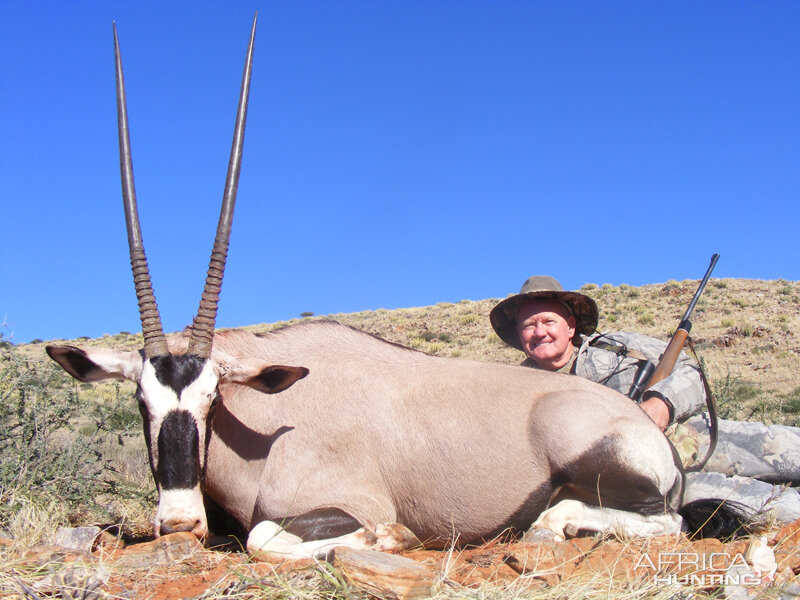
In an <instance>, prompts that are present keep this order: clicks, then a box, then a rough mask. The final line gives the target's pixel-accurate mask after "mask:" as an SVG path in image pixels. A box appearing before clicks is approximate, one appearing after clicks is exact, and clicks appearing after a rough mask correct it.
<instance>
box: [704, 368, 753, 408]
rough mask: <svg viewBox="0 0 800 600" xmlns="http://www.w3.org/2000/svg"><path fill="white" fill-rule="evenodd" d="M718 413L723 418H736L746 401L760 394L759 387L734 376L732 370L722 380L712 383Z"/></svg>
mask: <svg viewBox="0 0 800 600" xmlns="http://www.w3.org/2000/svg"><path fill="white" fill-rule="evenodd" d="M711 389H712V392H713V394H714V400H715V401H716V403H717V414H718V415H719V417H720V418H722V419H736V418H737V415H738V414H739V412H740V411H741V410H742V409H743V408H744V406H745V403H746V402H748V401H750V400H753V399H754V398H756V397H757V396H758V387H757V386H756V385H755V384H754V383H751V382H749V381H743V380H741V379H739V378H738V377H733V376H732V375H731V374H730V372H729V373H728V374H727V375H725V378H724V379H722V380H721V381H714V382H712V385H711Z"/></svg>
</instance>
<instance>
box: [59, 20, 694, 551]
mask: <svg viewBox="0 0 800 600" xmlns="http://www.w3.org/2000/svg"><path fill="white" fill-rule="evenodd" d="M255 29H256V20H255V19H254V20H253V25H252V30H251V33H250V42H249V46H248V50H247V59H246V62H245V67H244V75H243V79H242V87H241V92H240V97H239V107H238V113H237V118H236V125H235V133H234V138H233V144H232V150H231V156H230V162H229V165H228V174H227V182H226V184H225V191H224V196H223V201H222V210H221V214H220V219H219V224H218V229H217V236H216V239H215V242H214V248H213V251H212V255H211V262H210V266H209V270H208V274H207V279H206V283H205V288H204V291H203V294H202V300H201V302H200V307H199V309H198V312H197V315H196V316H195V317H194V321H193V324H192V326H191V327H190V328H189V330H188V331H187V332H185V333H182V334H177V335H173V336H170V337H167V336H165V334H164V333H163V328H162V325H161V319H160V316H159V312H158V308H157V306H156V301H155V297H154V294H153V289H152V286H151V284H150V276H149V270H148V266H147V259H146V258H145V253H144V247H143V243H142V235H141V230H140V225H139V217H138V211H137V205H136V194H135V190H134V181H133V167H132V161H131V149H130V141H129V135H128V118H127V108H126V101H125V87H124V80H123V73H122V62H121V58H120V51H119V41H118V38H117V30H116V25H115V26H114V47H115V57H116V87H117V113H118V122H119V124H118V125H119V144H120V169H121V176H122V189H123V194H122V195H123V204H124V207H125V218H126V222H127V228H128V241H129V247H130V258H131V265H132V270H133V278H134V283H135V287H136V295H137V297H138V302H139V311H140V317H141V322H142V331H143V335H144V348H143V350H142V351H140V352H122V351H116V350H110V349H101V348H87V349H80V348H77V347H74V346H48V347H47V352H48V354H49V355H50V357H51V358H52V359H53V360H55V361H56V362H58V363H59V364H60V365H61V366H62V367H63V368H64V369H65V370H66V371H67V372H68V373H69V374H70V375H72V376H73V377H75V378H77V379H78V380H80V381H99V380H102V379H106V378H118V379H128V380H130V381H132V382H134V383H135V384H136V397H137V399H138V401H139V407H140V410H141V414H142V418H143V420H144V435H145V440H146V443H147V448H148V452H149V458H150V466H151V469H152V473H153V477H154V479H155V483H156V486H157V488H158V493H159V502H158V509H157V513H156V516H155V531H156V535H160V534H167V533H171V532H177V531H190V532H192V533H194V534H195V535H197V536H198V537H200V538H204V537H205V536H206V535H207V534H208V521H207V517H206V508H205V505H204V498H208V499H210V500H212V501H213V503H214V504H215V505H216V506H218V507H219V508H221V509H222V510H223V511H224V512H225V513H226V514H227V515H228V516H229V517H232V518H233V519H235V520H236V521H237V522H238V523H239V524H241V526H242V527H243V528H244V529H245V530H247V531H248V532H249V537H248V544H247V547H248V550H250V551H251V552H265V553H276V554H282V555H290V556H306V557H308V556H322V555H325V554H326V553H327V552H328V551H329V550H330V549H331V548H332V547H334V546H336V545H340V544H345V545H351V546H355V547H360V548H374V549H378V550H393V549H396V548H399V547H402V546H404V545H406V544H408V543H411V542H412V541H414V536H416V538H417V539H418V540H421V542H422V543H424V544H426V545H428V546H429V547H442V546H445V545H447V544H450V543H457V544H470V543H479V542H480V541H481V540H485V539H489V538H491V537H493V536H495V535H497V534H499V533H501V532H503V531H504V530H506V529H507V528H512V529H518V530H521V529H525V528H528V527H530V526H531V524H536V525H538V526H541V527H543V528H546V529H549V530H551V531H552V532H554V535H555V536H556V537H563V536H565V535H573V534H575V533H576V532H577V531H579V530H588V531H612V530H614V531H622V532H625V533H627V534H631V535H650V534H658V533H668V532H679V531H680V530H681V525H682V521H683V519H682V517H681V516H679V514H678V510H679V509H681V498H682V491H683V481H684V477H683V471H682V469H681V467H680V466H679V465H678V463H677V461H676V459H675V455H674V453H673V450H672V448H671V446H670V444H669V443H668V442H667V440H666V438H665V437H664V436H663V435H662V433H661V432H660V431H659V429H658V428H657V427H656V426H655V425H654V424H653V423H652V422H651V421H650V419H649V418H648V417H647V415H646V414H645V413H644V412H643V411H642V410H641V409H640V408H639V407H638V406H636V405H635V404H634V403H632V402H631V401H630V400H628V399H627V398H625V397H624V396H622V395H621V394H618V393H617V392H615V391H612V390H610V389H608V388H605V387H603V386H601V385H598V384H595V383H592V382H589V381H586V380H584V379H581V378H578V377H571V376H567V375H560V374H555V373H549V372H540V371H536V370H532V369H527V368H523V367H515V366H508V365H499V364H488V363H481V362H475V361H469V360H460V359H451V358H441V357H436V356H430V355H427V354H424V353H422V352H418V351H415V350H411V349H409V348H405V347H402V346H400V345H397V344H394V343H390V342H387V341H385V340H382V339H380V338H377V337H375V336H372V335H370V334H367V333H364V332H360V331H358V330H355V329H352V328H349V327H346V326H343V325H340V324H338V323H335V322H331V321H314V322H307V323H301V324H299V325H296V326H292V327H286V328H284V329H280V330H277V331H273V332H270V333H267V334H259V335H253V334H250V333H247V332H245V331H242V330H228V331H220V332H217V333H215V332H214V323H215V319H216V313H217V305H218V300H219V292H220V288H221V283H222V276H223V271H224V267H225V261H226V255H227V249H228V242H229V239H230V227H231V220H232V217H233V209H234V203H235V200H236V193H237V184H238V179H239V172H240V167H241V158H242V148H243V143H244V131H245V120H246V115H247V102H248V96H249V86H250V75H251V70H252V57H253V44H254V39H255ZM254 301H256V300H255V299H254ZM268 394H273V395H268ZM548 507H549V508H548ZM684 508H685V507H684ZM545 509H547V510H545ZM682 514H684V511H683V510H682ZM397 524H401V525H397ZM411 534H413V535H411Z"/></svg>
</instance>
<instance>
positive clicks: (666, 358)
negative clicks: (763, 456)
mask: <svg viewBox="0 0 800 600" xmlns="http://www.w3.org/2000/svg"><path fill="white" fill-rule="evenodd" d="M717 260H719V254H714V255H712V256H711V264H710V265H709V267H708V271H706V274H705V277H703V281H701V282H700V285H699V286H698V287H697V291H696V292H695V293H694V296H693V297H692V301H691V302H690V303H689V308H687V309H686V312H685V313H684V314H683V318H681V322H680V324H679V325H678V329H676V330H675V333H673V334H672V339H671V340H670V341H669V344H668V345H667V349H666V350H664V354H662V355H661V358H660V359H659V361H658V365H656V364H655V362H654V361H652V360H648V361H647V362H646V363H645V364H644V365H643V366H642V368H641V370H640V371H639V373H638V374H637V375H636V380H635V381H634V382H633V387H632V388H631V391H630V392H628V396H629V397H630V398H632V399H633V400H635V401H636V402H639V401H640V399H641V395H642V393H643V392H644V391H645V390H646V389H648V388H649V387H652V386H654V385H655V384H657V383H658V382H659V381H661V380H662V379H665V378H666V377H668V376H669V374H670V373H672V370H673V369H674V368H675V364H676V363H677V362H678V357H679V356H680V353H681V350H683V346H684V344H686V341H687V340H688V339H689V332H690V331H691V330H692V322H691V321H690V320H689V318H690V317H691V316H692V312H693V311H694V307H695V304H697V301H698V300H699V299H700V294H702V293H703V290H704V289H705V287H706V284H707V283H708V279H709V277H711V271H713V270H714V265H716V264H717ZM689 347H690V348H692V346H691V345H690V346H689ZM695 360H697V356H695ZM697 367H698V369H699V371H700V377H701V379H702V380H703V386H704V387H705V391H706V406H707V407H708V418H709V427H708V433H709V437H710V440H709V444H708V449H707V450H706V455H705V456H704V457H703V459H702V460H701V461H700V462H698V463H696V464H694V465H692V466H691V467H689V468H687V469H686V471H699V470H700V469H702V468H703V467H704V466H705V464H706V463H707V462H708V459H709V458H711V455H712V454H713V453H714V449H715V448H716V446H717V434H718V432H719V426H718V423H717V409H716V406H715V405H714V398H713V397H712V396H711V386H709V385H708V380H707V379H706V376H705V373H703V369H702V367H701V366H700V362H699V361H698V364H697Z"/></svg>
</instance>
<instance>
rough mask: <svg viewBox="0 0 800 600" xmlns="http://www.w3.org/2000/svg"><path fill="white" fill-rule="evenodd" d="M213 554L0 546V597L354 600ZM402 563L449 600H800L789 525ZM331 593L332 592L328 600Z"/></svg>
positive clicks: (534, 546) (504, 545)
mask: <svg viewBox="0 0 800 600" xmlns="http://www.w3.org/2000/svg"><path fill="white" fill-rule="evenodd" d="M225 542H227V543H225ZM212 543H216V544H218V545H217V546H216V547H214V548H209V547H208V544H207V545H206V546H203V545H201V544H200V543H199V542H198V541H197V540H196V539H195V538H194V537H193V536H192V535H191V534H173V535H170V536H165V537H162V538H159V539H157V540H153V541H148V542H136V543H131V544H128V545H123V543H122V542H121V541H120V540H119V539H118V538H115V537H113V536H110V535H108V534H102V535H101V536H100V537H99V538H98V540H96V541H95V543H94V545H93V549H92V551H91V553H90V554H86V553H79V552H69V551H65V550H64V549H63V548H53V547H38V548H32V549H29V550H27V551H22V552H17V551H14V550H13V547H12V546H9V545H8V544H9V543H8V542H6V545H7V547H5V548H4V549H3V552H4V553H5V555H6V556H5V558H6V564H7V565H10V567H9V566H7V567H6V568H5V571H6V572H5V573H4V574H3V576H2V579H0V596H4V597H11V598H27V599H34V598H48V597H55V598H58V597H60V598H70V597H71V598H83V599H85V600H92V599H94V598H98V599H99V598H108V597H111V598H128V599H131V600H133V599H137V600H139V599H158V600H178V599H184V598H200V597H203V598H226V597H228V598H261V597H294V596H295V593H294V592H293V590H303V593H302V595H303V596H304V597H317V596H315V595H314V592H315V589H318V588H320V587H323V588H325V593H324V594H322V595H320V596H319V597H323V596H324V597H328V598H330V597H342V598H344V597H352V595H353V593H354V592H355V593H356V594H357V595H364V594H363V593H362V592H359V591H358V590H359V587H360V586H359V585H358V583H357V581H356V579H357V578H351V577H350V576H349V575H348V574H347V573H342V572H338V573H337V571H336V568H335V567H332V566H331V565H330V564H328V563H314V562H312V561H295V562H291V561H285V562H258V561H254V560H251V559H250V558H249V557H248V556H247V554H246V553H244V552H243V551H242V550H241V549H240V548H239V547H238V546H237V545H236V544H235V543H231V540H212ZM12 555H13V556H12ZM401 556H403V557H404V558H407V559H411V560H412V561H415V563H416V564H419V565H423V566H425V567H426V569H427V571H429V572H431V573H433V574H434V577H433V578H432V580H431V582H430V583H431V585H430V586H429V587H428V588H424V589H426V590H428V589H429V590H430V593H431V594H434V595H436V596H437V597H458V596H459V595H461V594H460V593H459V592H461V593H463V592H466V591H467V590H468V589H478V588H480V589H484V590H485V589H486V586H487V585H488V586H498V587H503V586H506V587H507V586H509V585H513V583H514V582H515V581H519V580H520V578H521V577H522V578H524V580H525V582H526V589H527V590H536V589H542V591H546V590H547V589H548V588H554V589H560V588H559V587H558V586H564V585H567V584H569V583H570V582H577V581H584V582H587V581H588V582H590V585H591V586H592V587H593V588H597V589H603V588H606V589H609V590H611V589H624V588H625V586H630V585H631V584H637V583H638V584H641V585H643V586H646V585H647V584H648V582H650V583H655V584H657V583H659V582H661V583H662V584H663V582H669V581H671V582H672V583H675V584H677V585H680V584H681V582H684V585H689V584H691V585H693V586H694V588H693V589H695V590H696V589H697V588H698V587H699V590H700V592H701V593H702V592H706V593H714V592H719V591H720V589H721V587H722V585H721V582H722V576H723V575H724V574H725V573H727V572H728V570H729V569H730V568H732V567H733V568H736V567H739V568H745V569H749V571H748V573H749V575H748V577H749V578H748V579H747V580H746V582H745V584H744V585H745V586H746V588H745V593H746V594H749V595H745V596H742V597H755V595H758V594H757V592H768V591H769V592H771V593H773V594H774V596H770V597H781V596H782V595H783V592H782V591H779V590H791V591H794V593H796V591H795V590H800V576H799V575H800V520H798V521H796V522H794V523H792V524H790V525H787V526H784V527H782V528H780V529H777V528H776V529H774V530H772V531H771V532H770V533H769V534H768V535H766V536H763V537H747V538H742V539H740V540H736V541H733V542H730V543H727V544H725V543H722V542H720V541H719V540H716V539H706V540H698V541H692V540H689V539H687V538H686V537H685V536H681V537H677V538H676V537H674V536H665V537H655V538H644V539H631V540H626V541H621V540H618V539H614V538H607V539H600V538H595V537H584V538H576V539H572V540H567V541H565V542H560V543H556V542H551V541H539V542H527V543H524V542H519V541H516V542H493V543H488V544H484V545H482V546H479V547H475V548H470V549H464V550H459V549H452V550H449V551H431V550H421V549H418V550H410V551H406V552H403V553H402V555H401ZM765 557H766V560H765ZM773 557H774V562H771V559H772V558H773ZM745 563H746V564H745ZM334 564H336V560H335V558H334ZM410 564H413V563H410ZM715 576H716V577H717V579H715V578H714V577H715ZM398 577H400V576H399V575H398ZM659 578H660V579H659ZM670 578H671V579H670ZM681 578H683V579H681ZM754 578H755V579H754ZM391 579H392V578H391V577H389V584H388V585H389V587H388V588H387V589H388V592H387V593H386V596H388V597H392V596H393V597H399V598H404V597H406V598H411V597H419V595H416V596H415V595H413V594H411V595H406V594H407V593H408V594H410V592H407V590H406V588H405V587H403V585H404V584H398V587H396V588H393V587H392V585H393V584H392V581H391ZM398 581H399V579H398ZM331 582H333V584H331ZM345 582H348V583H345ZM727 583H730V581H727ZM331 585H333V587H334V588H336V587H337V586H339V590H338V591H339V593H337V591H336V590H335V589H334V590H331ZM793 586H795V587H793ZM415 589H417V588H415ZM415 593H416V592H415ZM426 594H427V592H426ZM297 595H301V594H300V593H299V592H298V594H297ZM506 597H508V596H506Z"/></svg>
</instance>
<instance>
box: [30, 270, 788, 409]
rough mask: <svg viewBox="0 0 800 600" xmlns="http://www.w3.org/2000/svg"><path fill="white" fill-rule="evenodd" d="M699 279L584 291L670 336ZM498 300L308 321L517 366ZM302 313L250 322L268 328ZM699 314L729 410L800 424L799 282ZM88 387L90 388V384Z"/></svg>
mask: <svg viewBox="0 0 800 600" xmlns="http://www.w3.org/2000/svg"><path fill="white" fill-rule="evenodd" d="M697 285H698V281H696V280H686V281H681V282H677V281H669V282H666V283H657V284H650V285H645V286H641V287H632V286H628V285H625V284H622V285H620V286H617V287H615V286H611V285H609V284H603V285H600V286H598V285H596V284H592V283H588V284H586V285H584V286H583V287H582V288H581V290H580V291H582V292H583V293H585V294H587V295H589V296H591V297H592V298H594V299H595V300H596V301H597V303H598V306H599V307H600V324H599V327H598V329H599V330H600V331H638V332H641V333H645V334H648V335H652V336H654V337H657V338H661V339H665V340H666V339H668V337H669V336H670V335H671V334H672V332H673V330H674V328H675V327H676V326H677V324H678V322H679V320H680V318H681V316H682V315H683V312H684V311H685V309H686V306H687V305H688V303H689V301H690V300H691V297H692V294H693V293H694V291H695V290H696V288H697ZM498 301H499V299H496V298H495V299H488V300H478V301H472V300H462V301H461V302H458V303H455V304H453V303H440V304H436V305H434V306H425V307H416V308H401V309H395V310H386V309H377V310H374V311H363V312H358V313H350V314H332V315H325V316H313V317H305V319H319V318H325V319H334V320H337V321H340V322H342V323H345V324H347V325H351V326H353V327H356V328H358V329H362V330H364V331H367V332H370V333H373V334H376V335H378V336H380V337H383V338H385V339H387V340H390V341H393V342H397V343H400V344H404V345H407V346H410V347H412V348H415V349H418V350H421V351H424V352H428V353H430V354H436V355H439V356H451V357H459V356H460V357H464V358H472V359H476V360H483V361H488V362H500V363H510V364H514V363H517V362H519V361H520V360H521V359H522V358H523V357H522V355H521V353H519V352H518V351H516V350H514V349H512V348H509V347H508V346H506V345H505V344H504V343H503V342H502V341H501V340H500V339H499V338H498V337H497V335H496V334H495V333H494V331H493V330H492V328H491V326H490V325H489V318H488V315H489V311H490V310H491V308H492V307H493V306H494V305H495V304H496V303H497V302H498ZM223 310H224V303H223ZM301 320H303V318H298V319H292V320H291V321H283V322H278V323H263V324H258V325H252V326H250V327H247V328H246V329H248V330H250V331H253V332H261V331H268V330H271V329H275V328H277V327H283V326H286V325H289V324H292V323H296V322H299V321H301ZM692 321H693V329H692V338H693V339H694V341H695V344H696V348H697V351H698V354H699V355H700V357H701V359H702V360H703V362H704V364H705V368H706V371H707V374H708V377H709V379H710V381H711V382H712V385H713V387H714V389H715V391H716V393H717V395H718V396H720V401H721V402H722V403H725V402H729V404H728V411H729V412H728V413H727V414H728V416H734V415H735V416H736V417H737V418H754V419H759V420H766V421H775V422H784V423H786V424H800V282H796V281H795V282H792V281H785V280H780V279H779V280H775V281H763V280H755V279H712V280H711V281H710V282H709V284H708V286H707V288H706V290H705V292H704V294H703V296H702V297H701V299H700V301H699V303H698V305H697V307H696V309H695V313H694V315H693V319H692ZM65 341H66V342H67V343H72V344H76V345H81V344H83V345H103V346H109V347H118V348H129V349H133V348H137V347H140V345H141V335H140V334H136V335H131V334H128V333H120V334H117V335H108V336H104V337H102V338H97V339H86V338H83V339H80V340H53V342H59V343H61V342H65ZM47 343H49V342H47ZM44 345H45V342H43V343H36V344H25V345H20V346H16V347H14V350H15V351H17V352H19V353H21V354H22V355H24V356H25V357H26V358H27V359H28V360H34V361H37V360H40V359H42V358H43V357H44V356H45V355H44ZM86 390H87V392H88V393H90V394H91V392H90V391H89V386H86ZM99 391H100V390H98V392H99ZM730 411H733V412H730Z"/></svg>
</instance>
